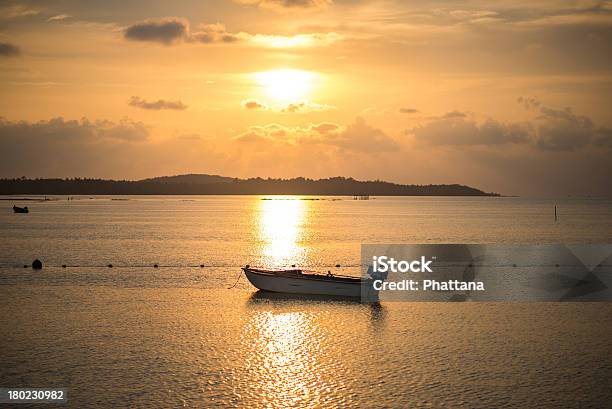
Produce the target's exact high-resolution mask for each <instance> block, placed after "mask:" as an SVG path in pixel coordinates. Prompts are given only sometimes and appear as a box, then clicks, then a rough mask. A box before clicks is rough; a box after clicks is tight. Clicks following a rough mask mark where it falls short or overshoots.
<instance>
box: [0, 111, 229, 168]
mask: <svg viewBox="0 0 612 409" xmlns="http://www.w3.org/2000/svg"><path fill="white" fill-rule="evenodd" d="M198 136H199V135H184V134H182V135H179V136H177V137H173V138H167V139H163V140H159V139H153V138H151V137H150V131H149V127H148V126H145V125H144V124H142V123H141V122H136V121H133V120H130V119H123V120H121V121H106V120H96V121H93V120H88V119H81V120H65V119H63V118H54V119H50V120H45V121H39V122H28V121H8V120H6V119H1V118H0V175H2V176H3V177H18V176H22V175H25V176H30V177H38V176H41V177H75V176H82V177H112V178H117V179H124V178H141V177H145V176H146V177H149V176H153V175H160V174H178V173H181V172H184V171H185V170H186V169H190V170H193V171H194V172H195V173H197V172H200V173H203V172H204V171H206V170H209V169H210V168H211V167H215V166H220V164H223V163H226V162H227V161H228V158H227V157H225V156H224V155H223V154H222V153H219V152H216V151H215V149H214V145H212V144H211V142H210V140H209V139H207V138H201V137H198Z"/></svg>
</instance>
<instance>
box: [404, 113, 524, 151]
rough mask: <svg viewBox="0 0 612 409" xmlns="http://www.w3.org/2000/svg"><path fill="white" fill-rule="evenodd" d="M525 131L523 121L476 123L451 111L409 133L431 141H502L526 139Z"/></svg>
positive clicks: (448, 143) (461, 142)
mask: <svg viewBox="0 0 612 409" xmlns="http://www.w3.org/2000/svg"><path fill="white" fill-rule="evenodd" d="M529 131H530V127H529V126H528V125H527V124H518V123H517V124H504V123H502V122H499V121H496V120H494V119H491V118H489V119H487V120H486V121H484V122H483V123H477V122H476V121H475V120H474V119H471V118H467V115H466V114H464V113H462V112H459V111H453V112H449V113H447V114H445V115H443V116H442V117H439V118H436V119H433V120H432V121H430V122H428V123H427V124H425V125H422V126H419V127H416V128H413V129H411V130H410V131H409V133H411V134H413V135H414V136H415V138H416V139H417V140H419V141H421V142H426V143H429V144H433V145H502V144H510V143H513V144H518V143H525V142H527V141H528V140H529Z"/></svg>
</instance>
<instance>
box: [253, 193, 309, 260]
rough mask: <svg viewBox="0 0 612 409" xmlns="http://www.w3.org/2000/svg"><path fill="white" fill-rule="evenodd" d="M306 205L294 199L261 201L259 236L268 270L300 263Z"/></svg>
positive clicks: (303, 251) (302, 258)
mask: <svg viewBox="0 0 612 409" xmlns="http://www.w3.org/2000/svg"><path fill="white" fill-rule="evenodd" d="M308 206H309V204H307V203H306V201H304V200H299V199H298V198H296V197H293V196H278V197H274V198H264V199H263V200H261V201H260V209H259V235H260V240H261V241H262V242H263V243H264V247H263V249H262V255H263V257H264V264H265V265H266V266H269V267H283V266H289V265H292V264H296V263H302V262H303V261H304V259H305V252H306V251H305V249H304V247H302V246H301V245H300V242H301V241H302V239H303V236H304V223H305V222H306V220H307V214H308V211H309V208H308Z"/></svg>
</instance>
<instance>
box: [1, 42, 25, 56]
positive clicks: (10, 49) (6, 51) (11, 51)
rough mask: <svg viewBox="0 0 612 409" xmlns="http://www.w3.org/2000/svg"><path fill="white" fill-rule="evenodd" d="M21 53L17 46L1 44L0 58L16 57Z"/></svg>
mask: <svg viewBox="0 0 612 409" xmlns="http://www.w3.org/2000/svg"><path fill="white" fill-rule="evenodd" d="M19 54H21V52H20V51H19V48H18V47H17V46H16V45H13V44H9V43H0V57H16V56H18V55H19Z"/></svg>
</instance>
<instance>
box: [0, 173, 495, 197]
mask: <svg viewBox="0 0 612 409" xmlns="http://www.w3.org/2000/svg"><path fill="white" fill-rule="evenodd" d="M0 194H2V195H16V194H21V195H26V194H28V195H318V196H500V194H498V193H489V192H484V191H482V190H479V189H476V188H473V187H470V186H465V185H459V184H448V185H446V184H442V185H432V184H430V185H402V184H397V183H392V182H385V181H381V180H369V181H359V180H355V179H353V178H346V177H332V178H326V179H308V178H303V177H297V178H292V179H272V178H267V179H263V178H260V177H256V178H249V179H239V178H231V177H226V176H219V175H206V174H187V175H177V176H161V177H155V178H150V179H142V180H108V179H90V178H68V179H54V178H35V179H28V178H25V177H22V178H15V179H0Z"/></svg>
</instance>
